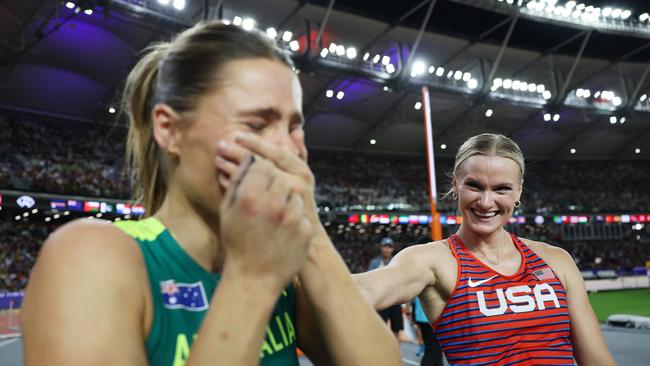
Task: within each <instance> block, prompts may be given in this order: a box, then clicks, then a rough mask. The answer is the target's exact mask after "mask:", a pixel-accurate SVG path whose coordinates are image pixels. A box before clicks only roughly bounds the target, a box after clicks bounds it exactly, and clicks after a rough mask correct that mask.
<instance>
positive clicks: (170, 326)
mask: <svg viewBox="0 0 650 366" xmlns="http://www.w3.org/2000/svg"><path fill="white" fill-rule="evenodd" d="M115 226H116V227H118V228H119V229H121V230H122V231H124V232H125V233H127V234H128V235H129V236H131V237H132V238H133V239H134V240H135V242H136V243H137V244H138V246H139V247H140V249H141V251H142V255H143V257H144V262H145V265H146V267H147V274H148V276H149V284H150V287H151V296H152V299H153V322H152V325H151V331H150V333H149V336H148V338H147V340H146V351H147V360H148V361H149V365H152V366H183V365H184V364H185V361H186V360H187V358H188V356H189V353H190V347H191V345H192V342H193V341H194V339H195V338H196V336H197V333H198V331H199V328H200V326H201V322H202V321H203V318H204V317H205V315H206V313H207V311H208V309H209V308H210V303H209V302H210V300H211V299H212V294H213V293H214V291H215V289H216V287H217V286H218V284H219V280H220V279H221V275H220V274H219V273H209V272H207V271H206V270H205V269H203V267H201V266H199V264H198V263H196V262H195V261H194V260H193V259H192V258H191V257H190V256H189V255H188V254H187V253H186V252H185V251H184V250H183V249H182V248H181V247H180V245H178V243H177V242H176V240H174V238H173V237H172V235H171V234H170V232H169V231H168V230H167V229H166V228H165V226H163V224H162V223H161V222H160V221H158V220H157V219H155V218H153V217H150V218H147V219H144V220H141V221H121V222H116V223H115ZM295 315H296V314H295V290H294V288H293V286H289V287H288V288H287V289H286V290H285V291H283V293H282V294H281V295H280V298H279V299H278V302H277V304H276V306H275V309H274V311H273V314H272V315H271V319H270V320H269V323H268V325H267V327H266V337H265V339H264V343H263V344H262V349H261V350H251V352H259V354H260V365H262V366H280V365H282V366H286V365H290V366H296V365H298V357H297V355H296V327H295V324H296V323H295V319H296V317H295Z"/></svg>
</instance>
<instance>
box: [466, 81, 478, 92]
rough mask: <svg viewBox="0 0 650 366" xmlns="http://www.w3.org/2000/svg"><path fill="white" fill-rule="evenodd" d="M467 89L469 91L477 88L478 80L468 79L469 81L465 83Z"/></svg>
mask: <svg viewBox="0 0 650 366" xmlns="http://www.w3.org/2000/svg"><path fill="white" fill-rule="evenodd" d="M467 87H468V88H470V89H472V90H474V89H476V88H478V80H476V79H469V81H468V82H467Z"/></svg>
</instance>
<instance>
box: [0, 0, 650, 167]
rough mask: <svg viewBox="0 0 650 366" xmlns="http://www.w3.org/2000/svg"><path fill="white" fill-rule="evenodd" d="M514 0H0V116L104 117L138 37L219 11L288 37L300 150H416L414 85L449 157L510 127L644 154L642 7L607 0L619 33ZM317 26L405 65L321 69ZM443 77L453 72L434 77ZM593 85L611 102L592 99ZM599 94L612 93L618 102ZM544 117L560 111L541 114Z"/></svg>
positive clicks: (552, 142) (551, 144)
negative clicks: (303, 120) (302, 124)
mask: <svg viewBox="0 0 650 366" xmlns="http://www.w3.org/2000/svg"><path fill="white" fill-rule="evenodd" d="M517 1H518V0H514V2H515V4H514V5H510V4H508V3H507V0H506V1H498V0H484V1H478V0H438V1H436V2H435V3H431V2H430V1H428V0H424V1H422V0H403V1H399V2H395V1H373V2H367V1H361V0H336V1H334V2H333V9H332V10H331V12H329V14H328V6H329V5H330V3H331V2H330V0H314V1H309V2H306V1H294V0H254V1H232V0H224V1H217V0H211V1H208V3H209V4H210V7H209V8H208V12H207V14H206V12H205V9H204V7H203V4H204V2H203V1H197V0H187V7H186V8H185V9H184V10H182V11H177V10H174V9H173V8H171V7H170V6H167V7H165V6H163V5H160V4H158V2H157V1H152V0H149V1H145V0H119V1H117V0H116V1H89V2H81V1H80V2H78V3H77V4H76V5H79V6H81V7H82V8H86V7H88V8H90V7H91V6H92V8H93V9H94V13H93V14H91V15H87V14H85V13H84V11H83V9H81V10H82V11H80V12H78V13H76V12H75V8H73V9H68V8H67V7H66V2H60V1H37V0H29V1H23V0H9V1H5V2H3V3H2V4H0V35H1V38H0V111H2V113H4V114H11V115H17V116H23V117H25V118H47V119H52V120H73V121H81V122H90V123H97V122H110V121H113V120H114V119H115V116H116V114H111V113H109V112H108V110H109V108H110V107H116V101H117V100H118V98H119V90H120V88H121V85H122V82H123V80H124V78H125V76H126V74H127V73H128V71H129V69H130V68H131V67H132V65H133V64H134V62H135V61H136V60H137V58H138V52H139V51H140V50H141V49H142V48H143V47H145V46H146V45H147V44H149V43H150V42H152V41H157V40H166V39H169V37H170V36H171V34H173V33H175V32H176V31H178V30H180V29H183V28H184V27H186V26H188V25H191V24H193V23H195V22H196V21H198V20H200V19H202V18H203V17H204V16H205V15H208V16H209V17H216V16H219V14H221V16H222V17H223V18H224V19H228V20H231V21H232V20H233V19H234V18H235V17H241V18H247V17H250V18H254V19H255V20H256V22H257V25H258V27H259V28H260V29H262V30H264V29H266V28H267V27H274V28H276V29H278V30H279V31H280V32H282V31H283V30H290V31H291V32H292V34H293V39H295V40H298V41H299V46H300V51H297V52H296V53H295V58H296V61H297V64H298V65H299V68H300V71H301V73H300V77H301V79H302V82H303V88H304V103H305V104H304V110H305V115H306V117H307V125H306V129H307V142H308V145H309V146H310V148H312V149H325V150H333V151H339V150H340V151H371V152H372V151H374V152H385V153H391V154H418V155H422V154H424V151H425V138H424V126H423V113H422V110H421V109H420V110H417V109H415V106H416V104H417V103H418V102H420V101H421V99H422V97H421V93H420V86H421V85H425V84H426V85H429V87H430V90H431V108H432V123H433V131H434V139H435V142H436V154H437V155H438V156H452V155H453V154H454V152H455V149H456V148H457V147H458V145H459V144H460V143H461V142H462V141H463V140H464V139H465V138H466V137H468V136H470V135H473V134H476V133H479V132H486V131H487V132H498V133H503V134H506V135H508V136H511V137H513V138H514V139H515V140H516V141H518V142H519V143H520V144H521V145H522V148H523V149H524V151H525V153H526V155H527V156H529V157H534V158H569V159H646V160H647V159H650V142H649V141H648V140H649V139H650V114H649V113H648V112H650V107H648V106H647V105H645V104H643V103H641V102H639V101H640V100H641V99H643V100H644V101H646V99H645V98H643V95H644V94H646V93H650V90H648V89H650V88H648V80H647V76H648V71H649V70H650V68H649V67H648V66H649V65H650V63H649V62H650V25H648V27H644V26H643V25H639V24H637V23H640V22H638V21H636V19H638V17H639V15H640V14H643V13H644V12H646V11H650V4H647V2H645V1H641V0H638V1H626V2H623V1H616V2H615V3H616V6H617V7H619V8H621V9H630V10H631V12H632V14H633V15H632V16H631V17H630V20H632V21H633V22H632V23H633V25H634V27H626V26H625V24H624V23H622V22H621V21H611V22H610V23H607V24H604V23H603V24H602V26H601V25H599V24H595V23H594V25H591V26H590V25H586V26H585V25H584V24H573V23H571V22H566V21H564V20H562V19H559V18H558V17H555V18H553V17H549V18H548V19H547V18H544V17H542V16H537V15H535V14H533V15H531V14H528V13H524V12H520V11H519V10H517V9H518V8H517V9H516V8H515V7H514V6H516V5H517V4H516V3H517ZM537 1H540V0H537ZM527 2H528V0H526V1H522V3H523V4H522V6H525V4H526V3H527ZM559 3H561V4H564V3H565V1H562V0H560V1H559ZM588 3H589V4H590V5H592V6H594V7H596V6H602V7H603V8H604V7H605V6H606V5H607V4H606V3H605V2H603V1H596V0H594V1H591V2H588ZM84 4H85V5H84ZM219 4H222V5H223V7H222V8H221V9H219V8H217V6H218V5H219ZM432 4H433V5H432ZM486 4H487V5H489V6H487V5H486ZM561 4H557V5H558V6H559V5H561ZM429 9H431V17H430V19H429V21H428V22H426V24H424V22H423V21H424V20H425V19H426V15H427V12H428V10H429ZM409 13H410V14H409ZM324 23H326V24H325V27H324V28H323V35H322V46H323V48H327V47H328V45H330V43H336V44H337V45H345V47H355V50H356V52H358V53H359V55H358V57H357V58H358V59H360V58H361V57H362V56H363V55H364V53H365V51H367V52H368V53H369V55H370V58H373V57H374V55H375V54H382V55H386V54H390V53H391V52H392V56H391V57H392V60H396V59H398V60H401V61H403V65H401V69H404V71H403V72H400V70H401V69H400V70H398V72H396V73H395V74H394V75H387V74H386V72H385V71H384V72H383V74H381V75H380V74H376V73H375V74H372V73H369V72H367V70H366V71H363V70H361V69H359V70H356V69H354V67H356V66H359V65H357V64H354V63H348V64H347V65H344V66H345V67H338V66H337V64H336V63H329V64H328V63H327V62H329V61H327V60H330V59H332V58H331V57H330V58H328V59H323V58H321V57H320V56H319V55H318V53H319V52H318V51H319V50H320V46H319V47H318V49H315V50H314V53H313V54H312V55H311V57H307V56H305V55H303V53H304V52H303V50H304V48H305V47H307V44H308V43H309V42H311V43H313V41H314V40H315V38H316V36H317V34H318V31H319V29H320V26H321V25H322V24H324ZM423 24H424V29H425V31H424V32H423V34H422V36H421V40H420V42H419V44H418V46H417V48H416V47H415V44H416V43H417V39H418V38H419V37H418V35H419V33H418V31H419V29H420V27H422V26H423ZM646 28H647V29H646ZM644 32H645V33H644ZM508 33H511V34H510V37H508ZM279 37H281V35H280V36H279ZM287 45H288V43H287ZM502 46H503V47H502ZM556 46H561V47H556ZM554 47H555V49H554ZM414 48H415V52H413V50H414ZM581 50H582V51H583V52H582V55H581V57H579V58H578V57H577V56H578V54H580V53H581V52H580V51H581ZM501 51H503V52H501ZM412 54H414V55H415V56H414V57H411V55H412ZM500 56H501V57H500ZM414 60H420V61H421V62H422V64H423V65H424V67H425V69H424V70H430V71H433V70H436V71H437V70H438V68H440V67H441V66H442V68H444V73H442V75H443V76H441V77H440V80H438V79H436V74H435V73H432V74H431V75H428V73H427V72H424V74H425V75H424V76H416V77H411V76H410V75H409V71H410V70H411V68H410V67H411V66H413V62H414ZM326 61H327V62H326ZM359 62H360V61H359ZM369 62H370V61H368V63H369ZM391 62H395V61H391ZM495 65H496V67H495ZM380 66H381V65H380ZM397 66H398V67H399V66H400V65H397ZM431 67H433V68H431ZM351 68H352V69H351ZM572 70H573V71H572ZM357 71H358V72H357ZM449 71H454V72H452V73H451V75H452V76H449V81H447V80H446V78H447V76H448V74H449ZM456 71H459V72H460V74H458V75H460V76H459V77H462V78H463V80H460V81H459V82H460V83H463V82H465V81H466V80H465V79H464V78H465V75H464V74H465V73H468V74H469V76H468V80H469V78H472V79H476V80H478V82H477V83H478V86H474V88H473V89H472V88H468V87H467V84H463V85H461V86H458V85H457V84H458V83H456V84H454V81H453V79H454V78H455V77H456V74H457V73H455V72H456ZM382 75H384V76H382ZM490 75H493V77H492V78H489V76H490ZM496 79H499V80H500V82H501V83H505V81H506V79H511V80H510V81H512V82H515V81H521V82H520V83H518V84H517V85H519V84H522V86H523V82H524V81H525V82H526V83H527V84H533V83H534V84H535V85H536V86H539V85H540V84H543V85H544V86H545V88H546V89H545V90H549V91H552V92H553V97H551V98H550V99H549V100H545V99H543V98H542V97H541V95H542V94H540V93H537V92H533V93H532V94H530V95H528V94H526V92H522V93H519V92H512V91H511V89H512V87H510V86H509V88H508V89H510V90H504V89H505V87H501V88H500V89H499V88H497V89H494V88H495V86H496V83H494V82H493V80H496ZM432 80H433V81H432ZM452 84H453V85H452ZM491 86H492V88H493V89H490V87H491ZM528 86H529V87H530V86H531V85H528ZM525 89H526V88H525V87H524V88H522V90H525ZM533 89H534V88H533ZM533 89H531V90H533ZM578 89H580V93H582V90H583V89H584V90H586V89H588V90H589V95H590V97H589V98H588V99H589V103H587V102H585V100H587V98H584V100H583V99H581V98H580V97H579V96H576V91H578ZM328 90H331V91H332V92H331V94H329V93H328ZM562 91H564V93H563V92H562ZM603 91H606V92H608V93H612V97H609V98H601V96H600V95H601V93H602V92H603ZM339 92H343V93H342V94H341V96H342V99H338V98H337V97H336V96H337V95H338V94H339ZM598 92H600V93H598ZM499 93H501V94H499ZM596 93H598V97H597V98H595V97H594V95H596ZM328 95H331V97H328ZM603 95H604V94H603ZM531 96H532V97H534V98H532V99H531ZM560 96H562V97H566V98H562V97H560ZM613 96H616V97H617V98H620V99H619V100H618V103H617V104H616V105H613V104H612V100H613ZM535 98H536V99H535ZM488 110H492V113H491V116H490V117H487V116H486V115H489V114H490V113H488V112H487V111H488ZM545 115H547V116H546V117H547V118H546V119H550V121H545ZM556 115H557V117H559V121H553V119H554V118H555V117H556ZM623 118H624V121H625V123H623V124H621V123H620V121H621V119H623ZM614 119H615V121H616V123H612V121H613V120H614ZM371 140H375V142H376V143H375V144H371V143H370V141H371ZM442 144H444V145H446V149H444V150H443V149H441V145H442ZM571 149H575V154H571V152H570V150H571ZM636 149H639V151H640V153H638V154H637V153H636Z"/></svg>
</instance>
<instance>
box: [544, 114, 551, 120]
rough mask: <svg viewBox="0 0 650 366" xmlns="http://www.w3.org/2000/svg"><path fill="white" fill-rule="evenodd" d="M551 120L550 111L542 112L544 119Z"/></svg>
mask: <svg viewBox="0 0 650 366" xmlns="http://www.w3.org/2000/svg"><path fill="white" fill-rule="evenodd" d="M550 120H551V114H550V113H544V121H546V122H548V121H550Z"/></svg>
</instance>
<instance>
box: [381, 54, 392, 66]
mask: <svg viewBox="0 0 650 366" xmlns="http://www.w3.org/2000/svg"><path fill="white" fill-rule="evenodd" d="M381 64H382V65H384V66H388V64H390V56H388V55H385V56H384V57H382V58H381Z"/></svg>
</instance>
